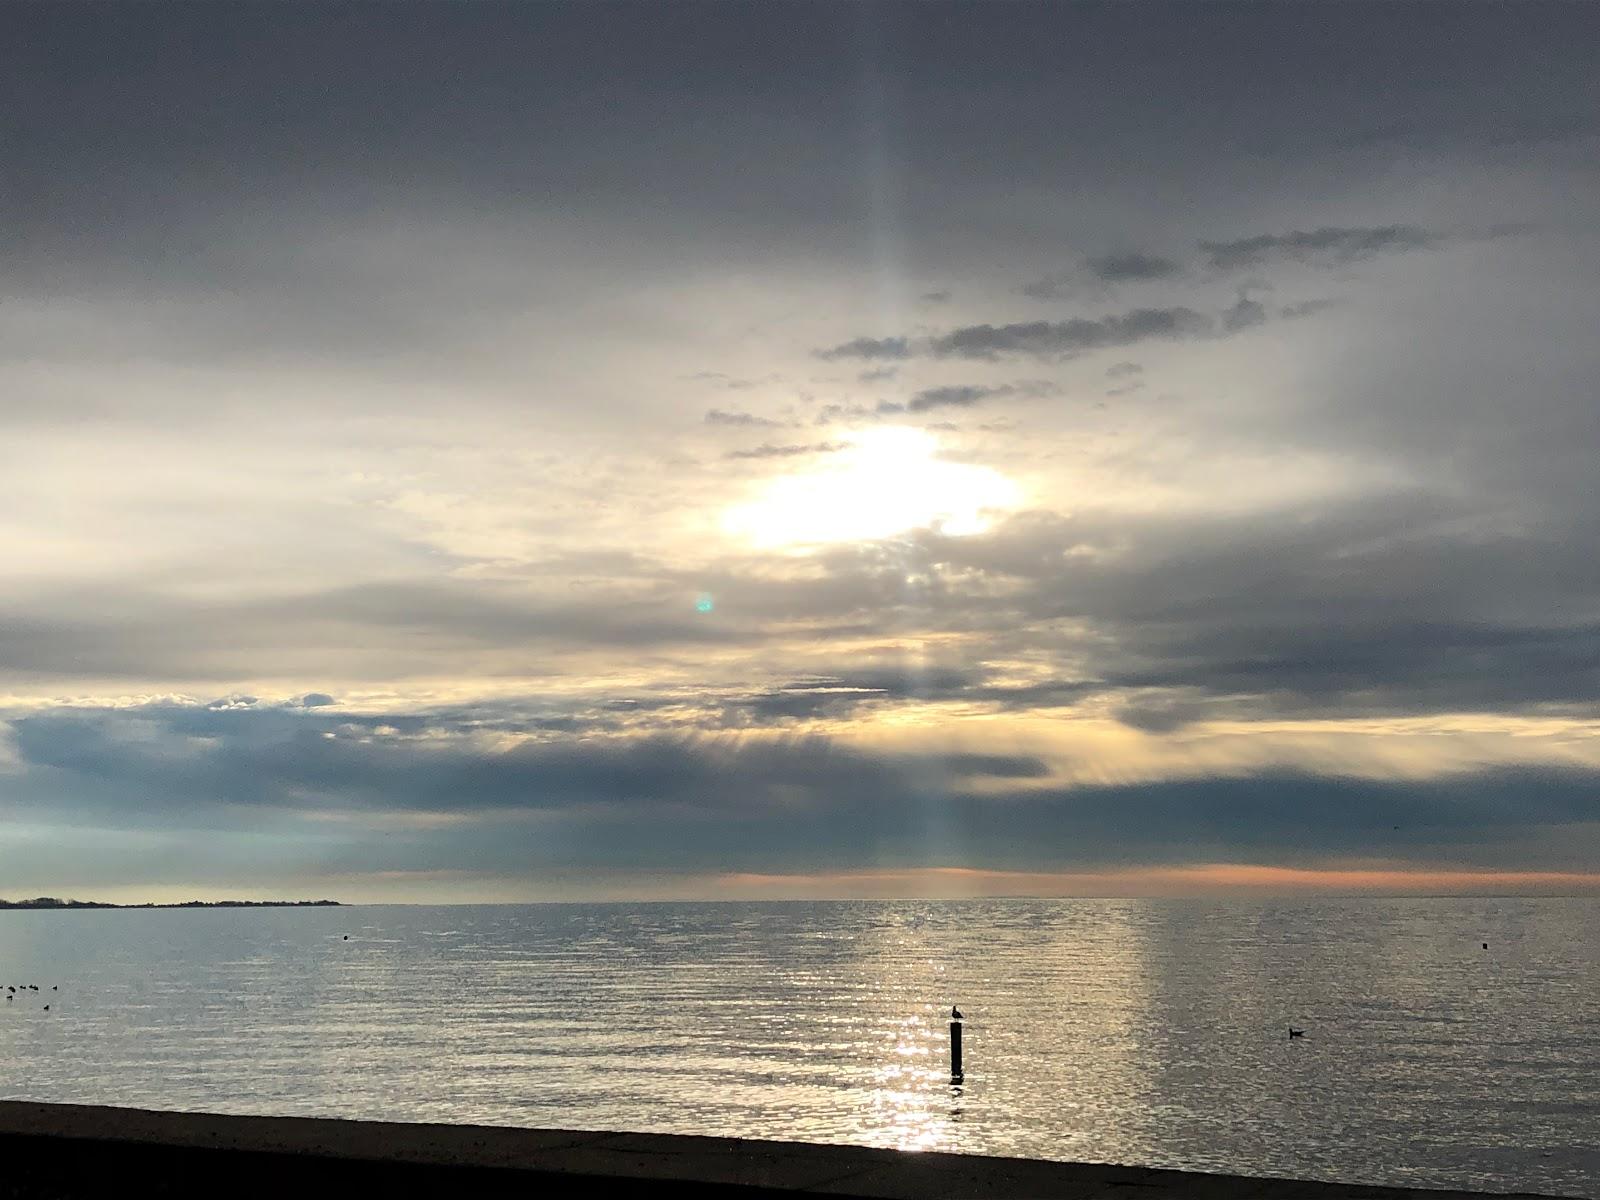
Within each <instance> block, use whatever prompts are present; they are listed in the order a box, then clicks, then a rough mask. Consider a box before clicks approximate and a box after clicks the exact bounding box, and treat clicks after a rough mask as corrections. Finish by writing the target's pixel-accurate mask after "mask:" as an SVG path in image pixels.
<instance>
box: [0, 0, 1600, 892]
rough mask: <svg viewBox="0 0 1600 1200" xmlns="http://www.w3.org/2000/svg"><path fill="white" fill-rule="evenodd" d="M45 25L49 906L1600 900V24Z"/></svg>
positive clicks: (608, 10)
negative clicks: (822, 899)
mask: <svg viewBox="0 0 1600 1200" xmlns="http://www.w3.org/2000/svg"><path fill="white" fill-rule="evenodd" d="M6 26H7V33H6V36H5V37H4V38H3V39H0V429H3V437H0V494H3V497H4V504H3V505H0V883H3V886H0V894H4V895H11V896H18V895H34V894H41V893H42V894H52V895H73V896H79V897H83V898H94V899H112V900H118V899H122V900H147V899H155V900H162V899H173V898H188V897H190V896H192V895H204V896H212V897H262V896H279V895H286V896H293V897H320V896H332V897H334V898H339V899H346V900H388V901H417V902H431V901H439V902H444V901H480V900H483V901H495V900H530V899H608V898H611V899H635V898H675V897H676V898H711V899H716V898H752V897H753V898H783V897H812V896H966V895H1013V894H1029V895H1163V896H1164V895H1191V894H1203V895H1212V894H1216V895H1259V894H1266V893H1271V894H1278V893H1299V892H1335V893H1339V892H1358V893H1366V892H1385V893H1387V892H1399V893H1411V892H1418V893H1428V894H1433V893H1440V892H1480V893H1481V892H1507V893H1518V892H1538V893H1552V892H1555V893H1566V892H1580V893H1581V892H1595V891H1600V737H1597V733H1600V555H1597V554H1596V540H1597V534H1600V489H1596V488H1595V487H1594V483H1593V474H1594V457H1595V451H1596V447H1597V446H1600V403H1597V395H1600V351H1597V345H1600V341H1597V339H1596V337H1595V330H1596V329H1597V328H1600V288H1597V286H1596V285H1597V284H1600V153H1597V152H1600V115H1597V114H1600V106H1597V103H1596V101H1597V99H1600V97H1597V94H1596V91H1597V88H1596V80H1597V77H1596V75H1595V72H1594V68H1593V46H1594V45H1595V44H1596V42H1597V39H1600V8H1597V7H1596V6H1593V5H1588V4H1578V3H1538V2H1535V3H1524V4H1516V5H1511V4H1492V5H1491V4H1475V3H1452V4H1437V3H1429V4H1419V5H1410V4H1406V3H1400V2H1394V3H1380V4H1363V3H1339V4H1333V3H1328V4H1287V3H1285V4H1274V5H1233V4H1225V3H1202V4H1161V3H1137V2H1129V3H1116V4H1105V5H1090V4H1051V5H1046V6H1035V5H1030V4H1022V3H1014V4H1003V5H1002V4H988V5H966V4H938V3H918V4H875V5H869V4H849V5H841V4H829V3H821V2H813V0H807V2H805V3H787V2H784V0H764V2H763V3H760V4H755V3H749V4H738V3H719V4H692V3H676V2H675V3H671V4H656V3H650V4H639V5H625V4H608V3H600V2H588V3H581V4H580V3H572V4H556V3H550V4H521V5H500V4H493V3H470V4H430V5H423V4H404V5H399V4H382V5H369V6H361V5H335V4H324V5H286V4H226V5H222V4H212V5H164V4H160V3H147V4H139V5H121V4H118V5H78V4H73V3H41V4H37V5H30V4H18V5H13V6H10V7H8V10H7V14H6Z"/></svg>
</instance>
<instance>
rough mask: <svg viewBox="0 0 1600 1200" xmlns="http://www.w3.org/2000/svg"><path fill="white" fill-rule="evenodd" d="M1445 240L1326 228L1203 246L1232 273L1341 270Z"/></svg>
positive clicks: (1393, 229)
mask: <svg viewBox="0 0 1600 1200" xmlns="http://www.w3.org/2000/svg"><path fill="white" fill-rule="evenodd" d="M1443 240H1444V239H1443V238H1442V237H1441V236H1440V235H1438V234H1433V233H1429V232H1427V231H1426V230H1423V229H1418V228H1417V227H1416V226H1414V225H1380V226H1376V227H1367V228H1340V227H1337V226H1331V225H1325V226H1323V227H1321V228H1319V229H1313V230H1310V231H1302V230H1298V229H1297V230H1292V231H1291V232H1289V233H1282V234H1259V235H1257V236H1255V237H1247V238H1239V239H1236V240H1234V241H1227V242H1201V243H1200V248H1201V250H1203V251H1204V252H1205V254H1206V257H1207V260H1208V261H1209V263H1210V265H1211V266H1213V267H1215V268H1216V269H1218V270H1223V271H1231V270H1237V269H1239V268H1242V267H1257V266H1264V265H1267V264H1269V263H1274V262H1297V263H1307V264H1313V265H1317V266H1338V265H1342V264H1344V263H1349V262H1355V261H1357V260H1360V259H1366V258H1374V257H1376V256H1377V255H1380V254H1394V253H1400V252H1403V251H1407V250H1422V249H1427V248H1429V247H1432V246H1436V245H1438V244H1439V243H1440V242H1442V241H1443Z"/></svg>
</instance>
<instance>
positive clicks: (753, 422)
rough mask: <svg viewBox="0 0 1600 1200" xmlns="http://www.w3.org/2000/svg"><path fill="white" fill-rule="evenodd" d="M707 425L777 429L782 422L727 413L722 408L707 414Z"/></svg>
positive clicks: (745, 414) (748, 414) (745, 413)
mask: <svg viewBox="0 0 1600 1200" xmlns="http://www.w3.org/2000/svg"><path fill="white" fill-rule="evenodd" d="M706 424H707V425H735V426H743V427H746V428H763V429H775V428H778V427H779V426H780V425H781V424H782V422H779V421H772V420H769V419H768V418H766V417H758V416H755V415H753V414H751V413H747V412H725V411H723V410H722V409H720V408H713V409H712V410H711V411H710V412H708V413H706Z"/></svg>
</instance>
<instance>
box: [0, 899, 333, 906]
mask: <svg viewBox="0 0 1600 1200" xmlns="http://www.w3.org/2000/svg"><path fill="white" fill-rule="evenodd" d="M337 907H339V902H338V901H337V900H185V901H184V902H183V903H182V904H105V903H103V902H101V901H99V900H58V899H56V898H55V897H54V896H39V897H36V898H35V899H33V900H0V908H337Z"/></svg>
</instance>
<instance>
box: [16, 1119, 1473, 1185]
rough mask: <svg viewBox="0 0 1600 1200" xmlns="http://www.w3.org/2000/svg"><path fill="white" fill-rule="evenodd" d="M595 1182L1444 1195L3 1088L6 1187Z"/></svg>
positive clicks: (968, 1157) (1136, 1169)
mask: <svg viewBox="0 0 1600 1200" xmlns="http://www.w3.org/2000/svg"><path fill="white" fill-rule="evenodd" d="M371 1189H379V1194H380V1195H390V1196H392V1195H420V1194H422V1193H423V1192H427V1193H429V1194H432V1195H441V1194H442V1195H447V1196H453V1195H470V1196H491V1197H497V1196H511V1195H517V1196H522V1197H526V1196H528V1195H529V1194H531V1192H530V1189H531V1190H533V1191H534V1192H536V1193H537V1194H539V1195H542V1196H549V1195H555V1196H567V1195H572V1196H577V1195H580V1194H581V1195H594V1194H597V1189H604V1190H605V1191H606V1192H609V1193H617V1194H621V1195H637V1196H651V1197H655V1196H669V1197H679V1196H682V1197H689V1196H697V1197H707V1198H708V1200H719V1198H722V1197H727V1198H729V1200H732V1198H734V1197H759V1196H765V1197H770V1196H778V1195H782V1194H784V1193H789V1194H793V1193H795V1192H802V1193H806V1192H809V1193H814V1194H818V1195H829V1196H859V1197H879V1198H884V1200H890V1198H895V1200H908V1198H912V1197H940V1198H951V1200H958V1198H971V1200H979V1198H986V1200H1009V1198H1021V1197H1040V1196H1053V1197H1063V1198H1065V1200H1110V1198H1112V1197H1116V1198H1118V1200H1135V1198H1137V1200H1168V1198H1170V1200H1189V1198H1193V1200H1214V1198H1220V1197H1241V1198H1245V1197H1248V1198H1250V1200H1358V1198H1359V1200H1442V1198H1444V1197H1450V1196H1456V1197H1467V1196H1482V1195H1486V1194H1487V1193H1471V1192H1460V1191H1431V1190H1416V1189H1407V1188H1379V1187H1360V1186H1353V1185H1346V1184H1333V1183H1308V1182H1299V1181H1295V1180H1281V1179H1254V1178H1249V1177H1245V1176H1235V1175H1206V1174H1198V1173H1192V1172H1185V1171H1157V1170H1150V1169H1146V1168H1141V1167H1115V1166H1098V1165H1092V1164H1084V1163H1056V1162H1041V1161H1036V1160H1032V1159H1015V1158H988V1157H981V1156H977V1155H962V1154H934V1153H927V1154H919V1153H905V1152H901V1151H897V1150H873V1149H866V1148H863V1147H856V1146H819V1145H811V1144H807V1143H799V1142H796V1143H790V1142H758V1141H749V1140H745V1139H737V1138H713V1137H681V1136H674V1135H664V1134H644V1133H581V1132H572V1131H567V1130H553V1129H510V1128H504V1127H499V1126H484V1125H422V1124H401V1123H396V1122H386V1121H334V1120H324V1119H316V1118H306V1117H237V1116H220V1115H216V1114H211V1113H172V1112H153V1111H148V1110H145V1109H132V1108H106V1107H99V1106H88V1105H72V1104H35V1103H30V1102H26V1101H0V1196H3V1197H14V1198H16V1200H33V1198H35V1197H56V1198H62V1200H66V1198H76V1197H104V1196H111V1195H123V1196H146V1195H160V1196H201V1195H205V1196H217V1195H220V1196H224V1197H229V1198H230V1200H231V1198H233V1197H257V1196H269V1195H270V1196H283V1195H295V1196H307V1195H310V1196H319V1195H354V1194H358V1193H365V1192H368V1191H370V1190H371Z"/></svg>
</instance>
